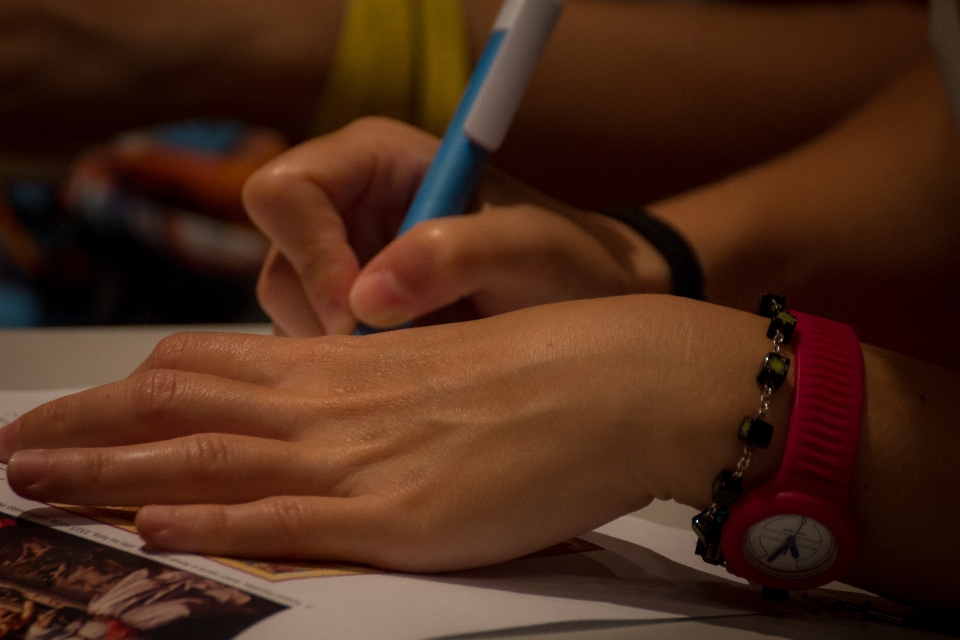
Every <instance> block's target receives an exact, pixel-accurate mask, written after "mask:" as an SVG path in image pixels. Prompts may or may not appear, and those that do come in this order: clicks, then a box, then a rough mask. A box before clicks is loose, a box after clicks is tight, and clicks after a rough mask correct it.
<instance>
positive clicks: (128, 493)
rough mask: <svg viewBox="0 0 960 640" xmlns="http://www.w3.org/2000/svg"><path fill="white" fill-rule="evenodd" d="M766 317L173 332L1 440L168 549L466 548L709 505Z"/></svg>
mask: <svg viewBox="0 0 960 640" xmlns="http://www.w3.org/2000/svg"><path fill="white" fill-rule="evenodd" d="M764 326H765V320H764V319H763V318H759V317H757V316H750V315H747V314H743V313H740V312H736V311H731V310H729V309H723V308H720V307H713V306H711V305H706V304H703V303H695V302H691V301H687V300H681V299H675V298H670V297H661V296H646V297H636V296H626V297H619V298H607V299H601V300H590V301H580V302H571V303H563V304H559V305H546V306H541V307H537V308H534V309H527V310H523V311H518V312H514V313H509V314H503V315H500V316H497V317H495V318H488V319H484V320H478V321H475V322H464V323H457V324H450V325H438V326H434V327H423V328H416V329H408V330H402V331H394V332H389V333H385V334H379V335H373V336H365V337H362V338H357V337H352V336H345V337H322V338H313V339H306V340H292V339H284V338H274V337H267V336H243V335H232V334H179V335H176V336H173V337H171V338H168V339H166V340H164V341H163V342H161V344H160V345H159V346H158V347H157V349H156V350H155V352H154V353H153V354H152V355H151V356H150V357H149V358H148V359H147V360H146V362H144V364H143V365H142V366H141V367H140V368H139V369H138V370H137V371H136V372H135V373H134V374H132V375H131V376H130V377H129V378H127V379H126V380H123V381H121V382H117V383H113V384H109V385H106V386H103V387H99V388H95V389H92V390H89V391H85V392H82V393H79V394H76V395H72V396H67V397H65V398H62V399H60V400H57V401H54V402H52V403H49V404H47V405H44V406H42V407H39V408H37V409H35V410H34V411H31V412H29V413H27V414H25V415H24V416H22V417H21V418H20V419H19V420H17V421H15V422H13V423H11V424H10V425H8V426H6V427H4V428H3V430H2V431H0V450H2V452H3V456H4V457H6V456H9V454H10V453H11V452H13V451H16V450H19V451H18V453H17V454H16V455H15V456H13V458H12V459H11V460H10V464H9V468H8V478H9V481H10V484H11V486H12V487H13V488H14V489H15V490H16V491H17V492H18V493H20V494H21V495H24V496H26V497H28V498H32V499H36V500H42V501H48V502H61V503H75V504H110V505H154V506H147V507H145V508H143V509H142V510H141V511H140V513H139V515H138V517H137V526H138V529H139V531H140V533H141V534H142V536H143V537H144V539H145V540H146V541H147V543H149V544H151V545H153V546H154V547H157V548H163V549H170V550H180V551H195V552H202V553H211V554H227V555H238V556H248V557H272V558H277V557H296V558H319V559H331V560H343V561H355V562H364V563H369V564H373V565H377V566H382V567H386V568H392V569H403V570H417V571H432V570H446V569H456V568H462V567H469V566H476V565H481V564H486V563H491V562H495V561H499V560H504V559H507V558H512V557H516V556H520V555H523V554H525V553H528V552H531V551H534V550H536V549H540V548H543V547H545V546H549V545H550V544H554V543H557V542H560V541H562V540H565V539H568V538H569V537H571V536H574V535H577V534H580V533H583V532H585V531H588V530H590V529H593V528H595V527H597V526H599V525H600V524H602V523H604V522H607V521H609V520H612V519H614V518H616V517H617V516H620V515H622V514H624V513H628V512H630V511H633V510H635V509H638V508H640V507H642V506H643V505H645V504H646V503H647V502H649V501H650V500H651V499H652V498H653V497H658V498H664V499H667V498H671V497H672V498H675V499H677V500H679V501H682V502H686V503H689V504H697V505H704V504H707V503H709V493H710V489H709V487H710V483H711V481H712V480H713V478H714V476H715V475H716V474H717V473H718V472H719V471H720V470H721V469H725V468H731V467H732V466H733V465H734V464H735V463H736V461H737V458H738V456H739V453H740V447H739V445H738V441H737V439H736V437H735V436H734V435H733V434H734V433H735V427H736V425H737V424H738V423H739V420H740V418H741V417H742V416H743V415H747V414H748V413H751V412H752V411H754V410H755V409H756V407H755V405H756V402H757V398H756V395H757V394H756V383H755V382H754V381H753V374H754V373H755V368H756V364H757V362H759V361H760V358H761V357H762V355H763V354H764V353H765V352H766V350H767V349H768V348H769V341H767V340H765V339H764V338H763V329H764ZM781 396H785V397H787V398H788V397H789V394H777V398H775V402H776V401H778V398H779V397H781ZM786 402H789V401H788V400H786ZM778 410H779V409H778V408H777V406H774V407H773V408H772V409H771V411H772V412H776V411H778ZM38 447H44V449H41V450H38V449H37V448H38ZM762 453H763V455H758V456H757V460H756V461H755V462H754V465H753V466H752V467H751V472H750V473H758V474H760V473H763V471H762V469H763V468H764V462H763V460H764V456H768V455H770V453H771V451H765V452H762ZM748 478H749V476H748ZM159 505H166V506H159Z"/></svg>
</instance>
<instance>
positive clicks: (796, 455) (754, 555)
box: [720, 312, 863, 591]
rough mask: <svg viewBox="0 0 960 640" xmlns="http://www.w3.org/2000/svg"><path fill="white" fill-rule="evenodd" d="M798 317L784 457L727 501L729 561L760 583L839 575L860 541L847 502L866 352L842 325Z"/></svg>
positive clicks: (724, 543) (811, 581) (808, 584)
mask: <svg viewBox="0 0 960 640" xmlns="http://www.w3.org/2000/svg"><path fill="white" fill-rule="evenodd" d="M793 314H794V315H795V316H796V318H797V326H796V331H795V334H794V338H793V344H794V371H795V385H794V397H793V412H792V415H791V417H790V430H789V432H788V433H787V442H786V448H785V450H784V455H783V463H782V465H781V467H780V470H779V471H778V472H777V474H776V475H775V476H774V477H773V478H772V479H771V480H770V481H768V482H767V483H766V484H764V485H762V486H760V487H758V488H756V489H754V490H753V491H750V492H749V493H746V494H744V495H743V496H741V497H740V499H739V500H737V501H736V502H735V503H734V504H733V505H732V506H731V507H730V515H729V519H728V520H727V522H726V523H725V524H724V526H723V533H722V537H721V539H720V545H721V548H722V550H723V555H724V557H725V558H726V563H727V568H728V569H730V571H732V572H733V573H735V574H737V575H740V576H742V577H744V578H747V579H748V580H750V581H752V582H756V583H758V584H761V585H763V586H766V587H771V588H774V589H783V590H787V591H795V590H802V589H812V588H814V587H818V586H821V585H823V584H826V583H827V582H830V581H831V580H834V579H836V578H838V577H839V576H841V575H843V573H844V572H845V571H846V570H847V569H848V568H849V567H850V565H851V563H852V562H853V559H854V557H855V556H856V553H857V548H858V535H857V526H856V522H855V521H854V518H853V514H852V513H851V509H850V485H851V483H852V482H853V470H854V462H855V459H856V455H857V443H858V441H859V438H860V420H861V416H862V409H863V355H862V353H861V351H860V341H859V340H858V339H857V335H856V333H854V331H853V329H852V328H851V327H850V326H848V325H845V324H840V323H838V322H833V321H830V320H825V319H823V318H818V317H816V316H810V315H807V314H804V313H797V312H793Z"/></svg>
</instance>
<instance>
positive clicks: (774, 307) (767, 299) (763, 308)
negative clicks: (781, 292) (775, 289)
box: [757, 293, 787, 318]
mask: <svg viewBox="0 0 960 640" xmlns="http://www.w3.org/2000/svg"><path fill="white" fill-rule="evenodd" d="M786 306H787V299H786V298H785V297H783V296H778V295H776V294H773V293H765V294H763V296H762V297H761V298H760V308H759V309H758V310H757V313H758V314H759V315H761V316H763V317H764V318H772V317H773V316H774V315H775V314H776V313H777V311H779V310H781V309H783V308H784V307H786Z"/></svg>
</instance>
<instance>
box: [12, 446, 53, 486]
mask: <svg viewBox="0 0 960 640" xmlns="http://www.w3.org/2000/svg"><path fill="white" fill-rule="evenodd" d="M49 471H50V458H49V456H47V454H46V453H45V452H44V451H40V450H29V451H17V452H16V453H14V454H13V455H12V456H10V462H9V463H8V464H7V479H8V480H9V481H10V484H11V485H16V486H17V487H18V488H19V489H20V490H23V491H29V490H33V489H36V488H37V485H39V484H41V483H42V482H43V480H44V479H45V478H46V477H47V474H48V473H49Z"/></svg>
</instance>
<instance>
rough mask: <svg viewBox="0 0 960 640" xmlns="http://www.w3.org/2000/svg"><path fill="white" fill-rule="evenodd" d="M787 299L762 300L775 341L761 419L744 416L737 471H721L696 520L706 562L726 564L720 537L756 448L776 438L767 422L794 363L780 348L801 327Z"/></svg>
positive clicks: (766, 363)
mask: <svg viewBox="0 0 960 640" xmlns="http://www.w3.org/2000/svg"><path fill="white" fill-rule="evenodd" d="M786 303H787V301H786V298H783V297H782V296H776V295H772V294H767V295H765V296H763V297H762V298H761V300H760V310H759V311H758V313H759V314H760V315H761V316H764V317H766V318H770V326H769V327H768V328H767V337H768V338H770V339H771V340H773V351H771V352H770V353H768V354H767V355H766V356H764V358H763V363H762V364H761V365H760V372H759V373H758V374H757V383H758V384H759V385H760V387H761V389H762V390H763V391H762V393H761V395H760V409H759V411H758V412H757V417H755V418H753V417H750V416H746V417H744V419H743V420H741V421H740V430H739V432H738V433H737V436H738V437H739V438H740V440H741V442H743V443H744V447H743V454H742V455H741V456H740V461H739V462H737V466H736V468H735V469H734V470H733V471H721V472H720V475H718V476H717V477H716V479H715V480H714V481H713V487H712V489H713V495H712V498H713V504H711V505H710V508H708V509H707V510H706V511H702V512H700V513H698V514H697V515H695V516H694V517H693V531H694V533H696V534H697V550H696V552H697V555H698V556H700V557H701V558H703V561H704V562H707V563H709V564H715V565H722V564H723V563H724V557H723V551H722V550H721V549H720V536H721V534H722V533H723V523H724V522H726V520H727V517H728V516H729V514H730V507H731V506H733V503H734V502H736V501H737V499H738V498H739V497H740V493H741V491H742V488H743V474H744V472H745V471H746V470H747V467H748V466H750V458H751V456H752V455H753V450H754V449H755V448H756V447H760V448H761V449H766V448H767V447H768V446H770V440H771V439H772V438H773V425H771V424H770V423H769V422H767V421H766V420H764V418H765V417H766V414H767V409H768V408H769V407H770V396H772V395H773V392H774V391H776V390H777V389H779V388H780V386H781V385H782V384H783V383H784V381H785V380H786V379H787V374H788V373H789V372H790V360H789V359H788V358H785V357H783V356H782V355H780V347H781V346H782V345H785V344H789V343H790V340H791V339H792V338H793V331H794V329H796V327H797V318H796V317H795V316H794V315H792V314H791V313H790V312H788V311H787V309H786Z"/></svg>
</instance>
